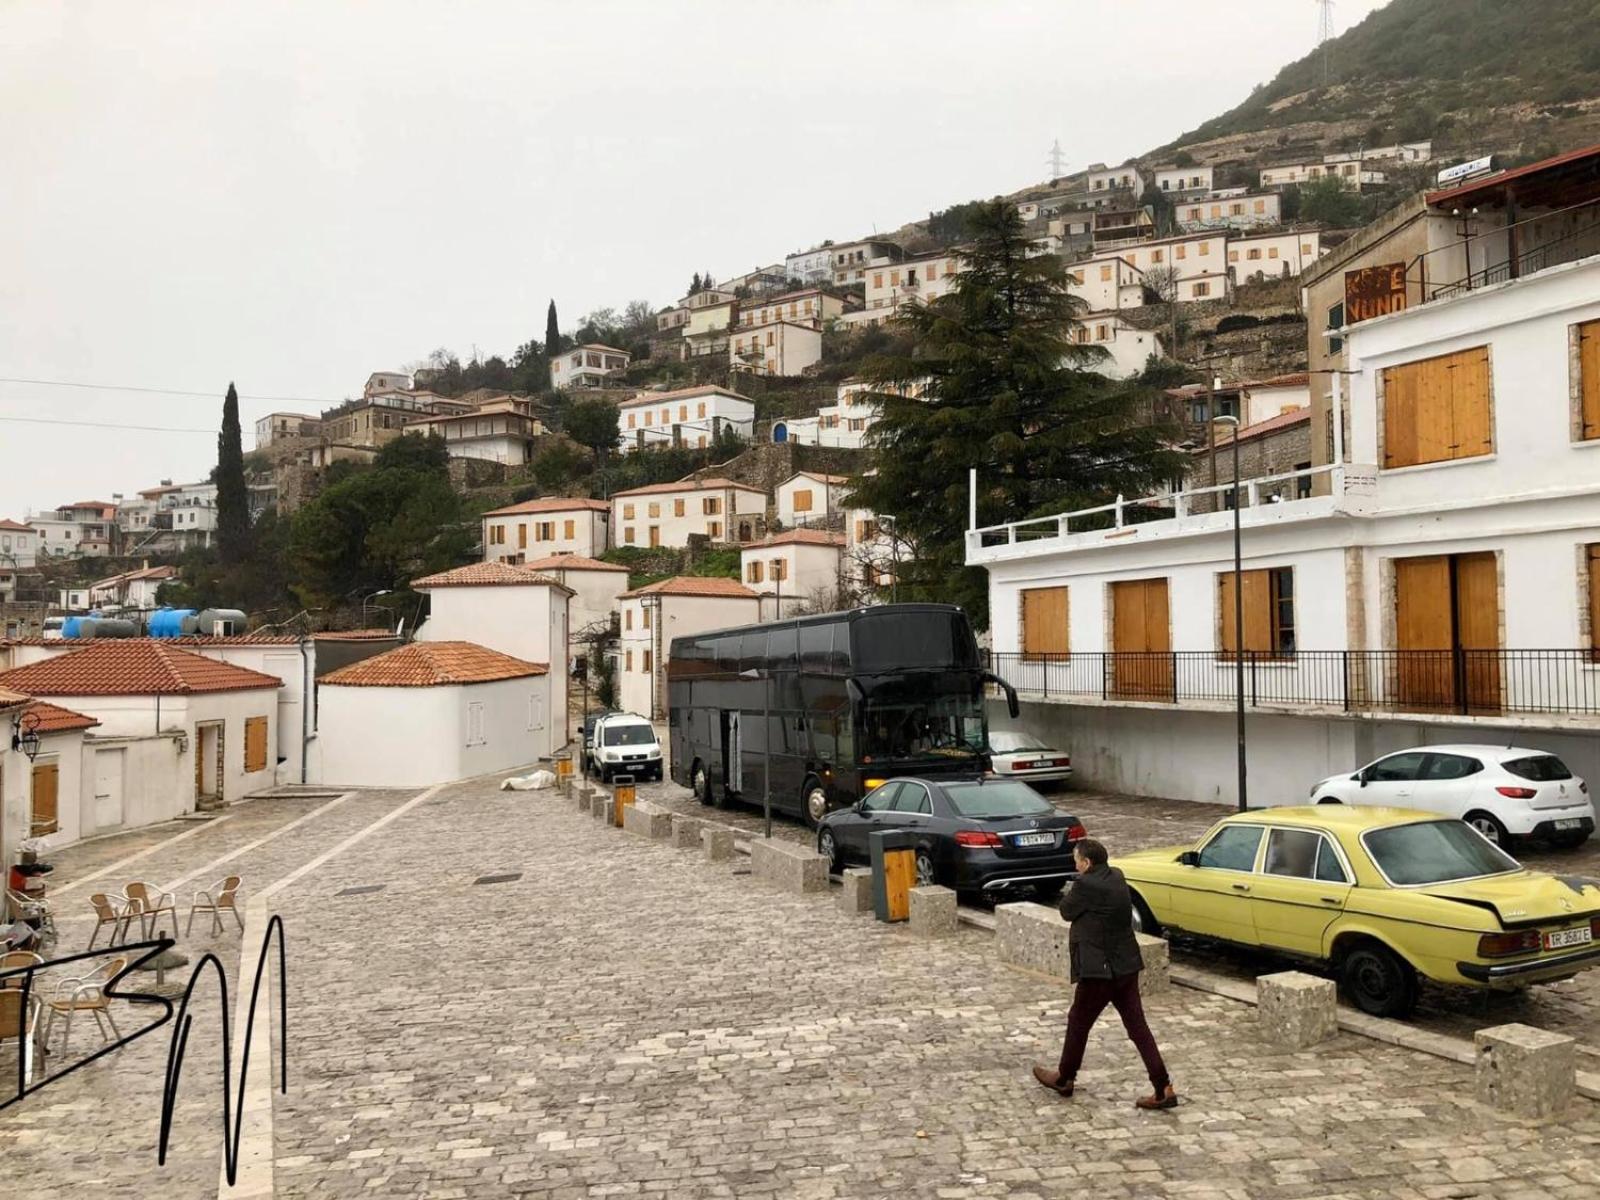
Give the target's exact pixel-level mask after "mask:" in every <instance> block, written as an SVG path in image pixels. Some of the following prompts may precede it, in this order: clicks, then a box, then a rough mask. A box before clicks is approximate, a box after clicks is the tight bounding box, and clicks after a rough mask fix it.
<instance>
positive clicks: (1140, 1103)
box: [1133, 1083, 1178, 1109]
mask: <svg viewBox="0 0 1600 1200" xmlns="http://www.w3.org/2000/svg"><path fill="white" fill-rule="evenodd" d="M1133 1106H1134V1107H1135V1108H1146V1109H1149V1108H1177V1107H1178V1093H1177V1092H1175V1091H1173V1090H1172V1085H1171V1084H1170V1083H1169V1084H1167V1086H1166V1088H1165V1089H1163V1090H1162V1092H1161V1094H1160V1095H1159V1096H1157V1095H1154V1094H1151V1095H1149V1096H1140V1097H1139V1098H1138V1099H1137V1100H1135V1101H1134V1102H1133Z"/></svg>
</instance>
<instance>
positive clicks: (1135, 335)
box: [1074, 312, 1165, 379]
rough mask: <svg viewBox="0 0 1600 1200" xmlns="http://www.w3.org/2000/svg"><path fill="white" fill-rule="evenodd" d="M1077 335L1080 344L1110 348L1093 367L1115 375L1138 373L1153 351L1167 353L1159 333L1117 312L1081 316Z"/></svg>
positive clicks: (1102, 373)
mask: <svg viewBox="0 0 1600 1200" xmlns="http://www.w3.org/2000/svg"><path fill="white" fill-rule="evenodd" d="M1074 338H1075V340H1076V341H1077V342H1078V343H1079V344H1080V345H1089V346H1098V347H1099V348H1100V349H1102V350H1104V351H1105V352H1106V357H1105V358H1104V359H1102V360H1101V361H1099V362H1097V363H1094V364H1092V365H1091V366H1090V369H1091V370H1093V371H1097V372H1099V373H1100V374H1101V375H1105V376H1107V377H1108V378H1111V379H1127V378H1128V377H1129V376H1131V375H1137V374H1138V373H1139V372H1140V371H1142V370H1144V369H1145V367H1146V366H1147V365H1148V364H1149V362H1150V358H1151V356H1152V355H1153V356H1155V357H1156V358H1161V357H1162V356H1163V355H1164V354H1165V350H1164V349H1163V347H1162V344H1161V337H1160V335H1159V334H1157V333H1156V332H1155V331H1154V330H1153V329H1140V328H1138V327H1137V326H1135V325H1130V324H1128V322H1127V321H1126V320H1124V319H1123V317H1122V316H1121V315H1120V314H1119V313H1115V312H1102V313H1086V314H1085V315H1084V316H1082V317H1080V318H1079V319H1078V327H1077V329H1076V330H1075V331H1074Z"/></svg>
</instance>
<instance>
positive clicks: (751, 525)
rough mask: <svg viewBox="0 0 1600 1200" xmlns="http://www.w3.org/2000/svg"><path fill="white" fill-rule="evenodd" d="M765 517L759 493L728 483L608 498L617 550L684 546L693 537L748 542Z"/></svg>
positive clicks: (688, 484) (685, 482)
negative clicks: (632, 547) (625, 547)
mask: <svg viewBox="0 0 1600 1200" xmlns="http://www.w3.org/2000/svg"><path fill="white" fill-rule="evenodd" d="M766 511H767V494H766V493H765V492H763V491H762V490H761V489H760V488H756V487H751V486H750V485H749V484H747V483H735V482H734V481H733V480H731V479H720V478H712V479H680V480H679V481H678V482H677V483H652V484H648V485H646V486H645V487H636V488H629V489H627V490H626V491H622V492H618V493H616V495H614V496H612V497H611V536H612V539H613V542H614V544H615V545H618V546H687V545H688V544H689V538H690V537H691V536H694V535H700V536H703V537H707V538H710V539H711V540H712V541H713V542H748V541H751V540H753V539H754V538H755V536H756V534H757V532H758V531H759V529H760V525H761V521H762V518H763V517H764V516H765V514H766Z"/></svg>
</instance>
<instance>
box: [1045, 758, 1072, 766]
mask: <svg viewBox="0 0 1600 1200" xmlns="http://www.w3.org/2000/svg"><path fill="white" fill-rule="evenodd" d="M1050 765H1051V766H1052V767H1070V766H1071V765H1072V760H1071V759H1070V758H1053V759H1051V760H1050Z"/></svg>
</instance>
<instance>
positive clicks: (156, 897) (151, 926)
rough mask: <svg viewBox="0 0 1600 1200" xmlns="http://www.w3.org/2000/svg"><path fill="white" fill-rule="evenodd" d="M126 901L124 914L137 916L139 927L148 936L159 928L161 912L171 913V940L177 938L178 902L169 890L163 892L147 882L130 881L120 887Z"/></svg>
mask: <svg viewBox="0 0 1600 1200" xmlns="http://www.w3.org/2000/svg"><path fill="white" fill-rule="evenodd" d="M122 895H123V897H124V898H125V899H126V900H127V901H128V907H129V909H130V910H131V911H129V912H128V913H127V914H126V915H127V916H129V917H138V918H139V928H140V929H141V930H143V931H144V936H145V937H146V938H149V937H151V936H153V934H154V933H155V932H156V931H158V930H159V929H160V928H161V914H162V913H171V914H172V940H173V941H177V940H178V902H177V899H176V898H175V897H174V896H173V894H172V893H171V892H163V891H160V890H158V889H156V888H153V887H151V886H150V885H149V884H148V883H130V884H129V885H128V886H127V887H125V888H123V889H122Z"/></svg>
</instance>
